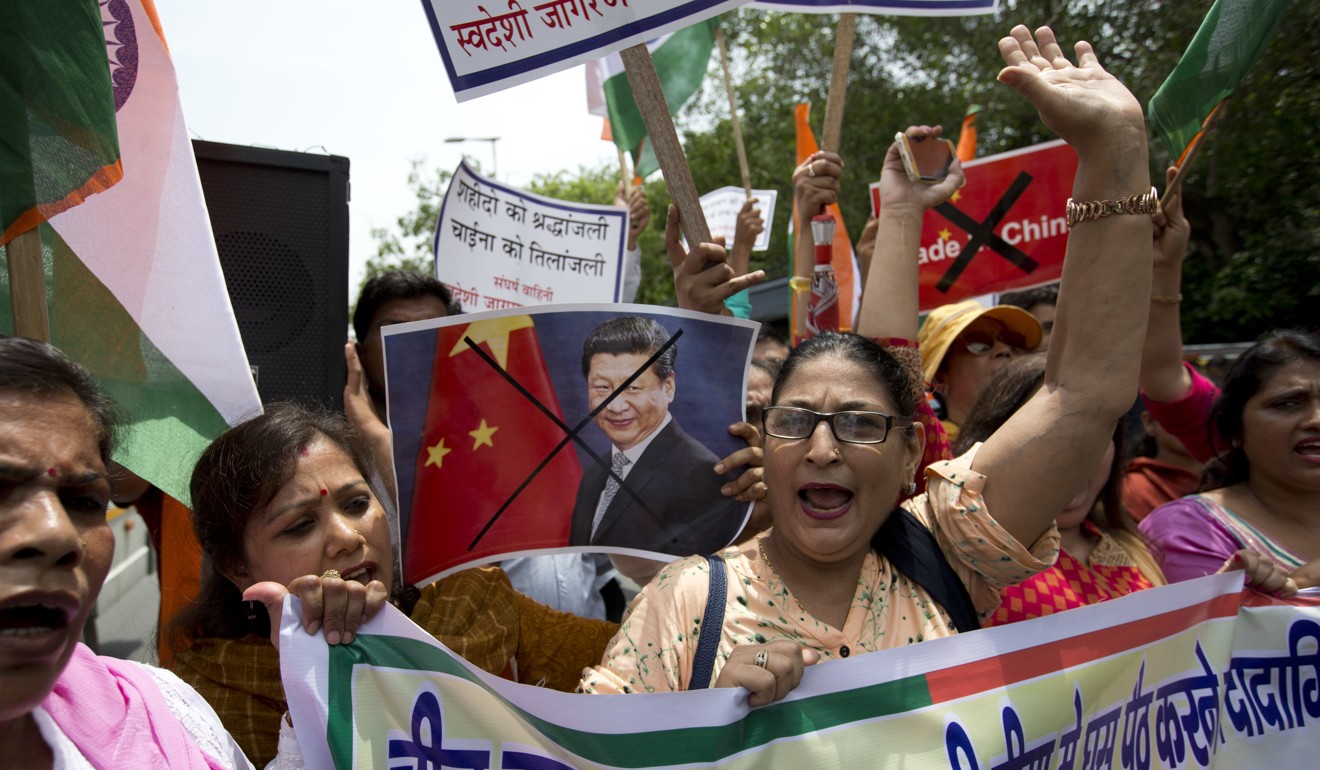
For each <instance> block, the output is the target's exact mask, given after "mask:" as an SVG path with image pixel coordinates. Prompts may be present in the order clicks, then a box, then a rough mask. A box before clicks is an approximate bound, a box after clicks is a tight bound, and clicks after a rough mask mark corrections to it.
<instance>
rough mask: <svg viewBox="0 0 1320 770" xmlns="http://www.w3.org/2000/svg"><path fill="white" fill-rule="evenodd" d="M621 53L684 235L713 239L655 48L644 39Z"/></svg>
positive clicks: (689, 238)
mask: <svg viewBox="0 0 1320 770" xmlns="http://www.w3.org/2000/svg"><path fill="white" fill-rule="evenodd" d="M619 56H620V57H621V58H622V59H623V68H624V71H625V72H627V73H628V85H630V86H631V87H632V92H633V99H635V100H636V101H637V109H638V110H639V111H640V112H641V113H642V121H643V122H645V123H646V135H647V136H649V137H650V138H651V146H652V147H654V148H655V157H656V160H658V161H660V170H661V172H663V173H664V175H665V185H666V186H667V187H668V188H669V199H670V200H671V201H673V202H674V205H675V206H676V207H678V215H679V216H680V217H681V218H682V224H683V237H684V238H687V242H688V243H689V244H698V243H710V227H709V226H708V225H707V224H706V215H705V213H704V212H702V210H701V199H700V197H699V196H698V195H697V185H696V183H695V182H693V181H692V169H690V168H688V164H687V156H685V155H684V154H683V145H681V144H679V142H678V132H677V131H676V130H674V116H672V115H670V114H669V104H668V103H667V102H666V101H665V92H664V90H663V89H661V87H660V77H659V76H658V75H656V73H655V62H653V61H651V52H650V50H648V49H647V47H646V44H645V43H642V44H639V45H635V46H632V47H631V48H625V49H623V50H622V51H620V52H619Z"/></svg>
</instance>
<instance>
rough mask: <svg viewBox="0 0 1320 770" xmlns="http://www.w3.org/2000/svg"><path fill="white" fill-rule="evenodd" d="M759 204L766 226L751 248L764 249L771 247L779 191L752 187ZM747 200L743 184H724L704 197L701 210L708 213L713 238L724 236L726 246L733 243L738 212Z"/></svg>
mask: <svg viewBox="0 0 1320 770" xmlns="http://www.w3.org/2000/svg"><path fill="white" fill-rule="evenodd" d="M752 197H753V198H755V199H756V207H757V208H758V209H760V210H761V220H762V221H763V222H765V229H764V230H762V231H761V233H760V235H758V236H756V241H755V243H753V244H752V251H765V250H766V249H768V248H770V225H771V223H773V222H774V221H775V201H776V200H778V199H779V191H778V190H752ZM746 202H747V192H746V191H745V190H744V189H743V188H741V187H732V186H730V187H721V188H720V189H718V190H711V191H710V192H708V193H706V194H705V195H703V196H701V210H702V211H703V212H705V214H706V224H708V225H710V236H711V237H712V238H718V237H720V236H723V237H724V243H725V245H727V246H729V247H732V246H733V235H734V233H735V232H736V231H737V228H738V212H739V211H742V207H743V204H744V203H746Z"/></svg>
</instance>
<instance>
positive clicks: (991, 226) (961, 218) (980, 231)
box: [935, 171, 1039, 292]
mask: <svg viewBox="0 0 1320 770" xmlns="http://www.w3.org/2000/svg"><path fill="white" fill-rule="evenodd" d="M1031 179H1032V177H1031V174H1028V173H1027V172H1025V171H1019V172H1018V175H1017V179H1014V180H1013V184H1011V185H1009V186H1008V189H1007V190H1005V191H1004V195H1003V197H1002V198H1000V199H999V202H998V203H996V204H995V206H994V208H992V209H990V213H989V214H986V215H985V219H984V220H983V221H981V222H977V221H976V220H975V219H974V218H972V217H969V216H967V215H966V214H964V213H963V212H962V210H961V209H959V208H958V207H956V206H954V205H953V204H952V203H941V204H940V205H938V206H936V207H935V210H936V211H938V212H940V213H941V214H943V215H944V218H945V219H947V220H949V221H950V222H952V223H953V224H955V225H957V226H958V227H961V228H962V229H964V230H966V231H967V233H968V234H969V235H971V236H972V238H971V240H969V241H967V247H966V248H964V249H963V251H962V253H961V254H959V255H958V258H957V259H956V260H954V262H953V264H952V265H950V266H949V269H948V270H947V271H946V272H945V273H944V277H943V278H941V279H940V282H939V283H938V284H936V286H935V288H936V289H939V290H940V291H941V292H947V291H948V290H949V289H951V288H953V284H954V283H955V282H956V281H957V280H958V276H960V275H962V272H963V270H966V269H967V266H968V265H970V264H971V263H972V257H974V256H976V252H978V251H980V250H981V246H982V245H983V244H984V245H988V246H989V247H990V248H991V249H994V250H995V251H997V252H999V256H1001V257H1003V258H1004V259H1007V260H1008V261H1009V262H1012V263H1013V264H1015V265H1017V266H1018V267H1019V268H1021V269H1022V272H1024V273H1032V272H1035V270H1036V268H1037V267H1039V265H1038V264H1037V262H1036V260H1034V259H1032V258H1031V257H1028V256H1027V255H1026V254H1024V253H1022V251H1021V250H1019V249H1018V248H1017V247H1016V246H1013V245H1012V244H1010V243H1009V242H1008V241H1005V240H1004V239H1003V238H1000V237H999V236H998V235H995V228H996V227H998V226H999V222H1000V220H1002V219H1003V218H1004V217H1005V216H1007V215H1008V210H1009V209H1011V208H1013V204H1014V203H1017V199H1018V198H1020V197H1022V193H1024V192H1026V191H1027V185H1029V184H1031Z"/></svg>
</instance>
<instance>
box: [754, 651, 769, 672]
mask: <svg viewBox="0 0 1320 770" xmlns="http://www.w3.org/2000/svg"><path fill="white" fill-rule="evenodd" d="M767 657H768V656H767V655H766V654H765V650H759V651H757V653H756V660H755V661H753V663H755V664H756V665H757V666H759V667H761V668H765V662H766V659H767Z"/></svg>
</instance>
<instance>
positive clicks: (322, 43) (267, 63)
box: [156, 0, 617, 294]
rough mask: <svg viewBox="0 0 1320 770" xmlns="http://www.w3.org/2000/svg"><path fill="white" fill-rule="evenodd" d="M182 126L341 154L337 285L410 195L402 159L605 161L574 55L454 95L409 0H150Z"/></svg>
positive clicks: (439, 163) (233, 139)
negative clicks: (495, 89)
mask: <svg viewBox="0 0 1320 770" xmlns="http://www.w3.org/2000/svg"><path fill="white" fill-rule="evenodd" d="M156 8H157V11H158V12H159V14H160V21H161V26H163V27H164V30H165V38H166V40H167V41H168V42H169V46H170V53H171V55H172V56H173V59H174V66H175V69H176V70H177V72H178V76H179V89H180V94H181V98H182V100H183V110H184V114H185V116H186V117H187V119H188V125H189V128H190V129H191V131H192V132H193V137H194V138H201V139H206V140H208V141H213V142H226V143H230V144H244V145H258V146H262V147H274V148H278V149H282V150H298V151H307V152H315V153H329V154H333V155H343V156H346V157H348V158H349V161H350V165H349V175H350V181H351V183H352V197H353V199H352V202H351V203H350V204H349V212H350V213H349V287H350V293H351V294H352V293H355V292H356V289H357V283H358V279H359V277H360V275H361V271H362V269H363V265H365V263H366V260H367V257H368V256H369V255H370V254H371V253H373V252H374V250H375V249H374V246H373V242H372V240H371V236H370V231H371V228H372V227H387V226H392V225H393V223H394V220H395V218H396V217H398V216H399V215H401V214H403V213H406V212H407V211H409V210H411V209H412V208H413V207H414V203H415V198H414V197H413V195H412V193H411V192H410V191H409V189H408V184H407V180H408V170H409V164H410V162H411V160H412V159H413V158H419V157H420V158H425V160H426V164H427V166H428V167H430V168H447V169H453V168H454V167H456V166H457V165H458V162H459V161H460V160H461V159H462V156H463V154H464V153H466V154H468V155H470V156H471V157H472V158H473V159H475V160H476V161H478V162H479V163H480V164H481V165H482V167H483V169H485V170H487V171H489V170H490V164H491V146H490V143H487V142H470V143H465V144H446V143H445V141H444V140H445V139H446V138H447V137H453V136H466V137H495V136H498V137H500V141H499V142H498V143H497V149H496V152H497V153H498V168H497V171H498V176H499V178H500V179H501V180H503V181H505V182H508V183H510V184H513V185H515V186H523V185H525V184H526V183H527V182H528V181H529V180H530V179H531V177H532V176H533V175H534V174H536V173H538V172H542V171H551V172H552V171H558V170H561V169H568V170H576V169H577V167H578V166H579V165H587V166H595V165H598V164H600V163H614V162H616V158H617V156H616V154H615V151H614V149H613V145H611V144H610V143H608V142H603V141H601V140H600V129H601V119H600V118H598V117H596V116H594V115H590V114H588V113H587V106H586V90H585V85H584V75H583V71H582V67H574V68H572V69H570V70H568V71H565V72H561V73H559V74H556V75H552V76H550V77H547V78H543V79H541V80H538V81H536V82H534V83H530V84H526V85H522V86H519V87H517V88H513V89H510V90H507V91H503V92H500V93H498V94H492V95H490V96H485V97H482V98H479V99H476V100H473V101H469V102H465V103H463V104H458V103H457V102H456V101H455V100H454V93H453V91H452V90H451V89H450V87H449V81H448V78H447V77H446V75H445V71H444V65H443V63H442V62H441V59H440V54H439V51H438V50H437V48H436V43H435V39H434V38H433V37H432V35H431V31H430V28H429V26H428V24H427V20H426V14H425V12H424V11H423V10H422V4H421V2H419V0H380V1H379V2H372V3H366V2H361V1H360V0H357V1H350V0H226V1H225V2H199V0H156Z"/></svg>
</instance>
